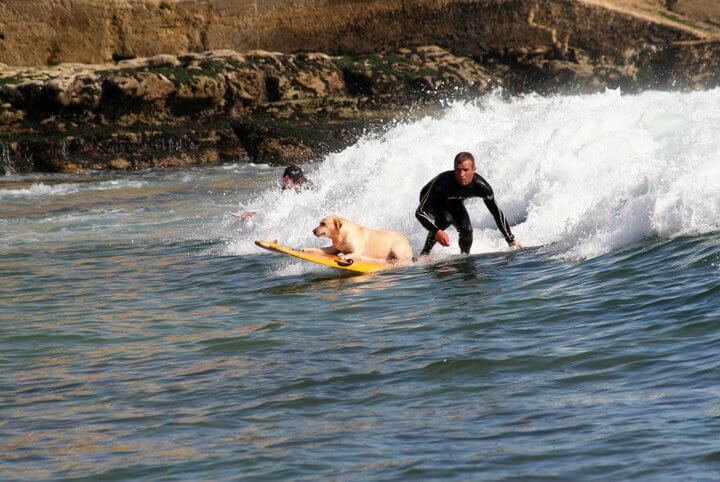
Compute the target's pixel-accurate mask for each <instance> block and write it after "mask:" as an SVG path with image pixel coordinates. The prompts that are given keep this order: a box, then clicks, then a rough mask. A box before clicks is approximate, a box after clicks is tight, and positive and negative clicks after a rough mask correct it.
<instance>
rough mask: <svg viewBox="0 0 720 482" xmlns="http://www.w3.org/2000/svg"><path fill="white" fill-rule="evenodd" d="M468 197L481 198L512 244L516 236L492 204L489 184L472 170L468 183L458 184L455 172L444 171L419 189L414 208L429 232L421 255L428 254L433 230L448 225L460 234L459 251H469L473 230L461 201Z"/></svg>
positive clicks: (494, 204)
mask: <svg viewBox="0 0 720 482" xmlns="http://www.w3.org/2000/svg"><path fill="white" fill-rule="evenodd" d="M469 197H479V198H482V200H483V201H484V202H485V206H487V208H488V210H489V211H490V214H492V216H493V218H495V223H496V224H497V227H498V229H499V230H500V232H501V233H502V235H503V236H504V237H505V241H507V242H508V243H511V242H512V241H513V240H514V239H515V237H514V236H513V234H512V232H511V231H510V225H509V224H508V222H507V219H505V215H503V213H502V211H500V208H498V205H497V203H495V198H494V197H493V190H492V188H491V187H490V184H488V182H487V181H486V180H485V179H483V178H482V176H480V175H479V174H477V173H475V175H474V176H473V180H472V182H471V183H470V184H468V185H467V186H461V185H460V183H458V182H457V180H456V179H455V171H445V172H443V173H440V174H438V175H437V176H436V177H435V178H434V179H433V180H432V181H430V182H429V183H427V184H426V185H425V187H423V188H422V190H421V191H420V205H419V206H418V208H417V211H415V217H417V218H418V221H420V224H422V225H423V226H424V227H425V229H427V230H428V231H429V233H428V237H427V240H426V241H425V246H423V249H422V254H428V253H430V250H431V249H432V247H433V246H435V242H436V241H435V233H436V232H437V231H438V230H440V229H442V230H445V229H447V227H448V226H450V225H451V224H452V225H453V226H455V229H457V230H458V233H459V235H460V251H462V252H463V253H469V252H470V246H472V242H473V231H472V225H471V224H470V216H469V215H468V212H467V209H465V205H464V204H463V201H464V200H465V199H467V198H469Z"/></svg>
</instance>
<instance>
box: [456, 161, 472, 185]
mask: <svg viewBox="0 0 720 482" xmlns="http://www.w3.org/2000/svg"><path fill="white" fill-rule="evenodd" d="M474 175H475V165H474V164H473V162H472V161H469V160H465V161H462V162H458V163H457V164H455V180H456V181H457V182H458V184H460V185H461V186H468V185H470V183H471V182H472V180H473V176H474Z"/></svg>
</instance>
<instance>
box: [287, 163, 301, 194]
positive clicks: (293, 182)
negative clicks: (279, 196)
mask: <svg viewBox="0 0 720 482" xmlns="http://www.w3.org/2000/svg"><path fill="white" fill-rule="evenodd" d="M304 182H305V174H303V172H302V169H300V168H299V167H298V166H295V165H291V166H288V167H286V168H285V172H283V177H282V188H283V189H290V188H292V187H299V186H302V185H303V183H304Z"/></svg>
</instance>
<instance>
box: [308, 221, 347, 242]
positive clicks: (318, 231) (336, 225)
mask: <svg viewBox="0 0 720 482" xmlns="http://www.w3.org/2000/svg"><path fill="white" fill-rule="evenodd" d="M342 225H343V221H342V219H340V218H339V217H337V216H325V217H324V218H322V219H321V220H320V224H319V225H318V227H317V228H315V229H313V234H314V235H315V236H318V237H320V236H327V237H328V238H330V239H337V238H339V237H340V228H342Z"/></svg>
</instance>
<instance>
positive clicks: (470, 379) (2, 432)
mask: <svg viewBox="0 0 720 482" xmlns="http://www.w3.org/2000/svg"><path fill="white" fill-rule="evenodd" d="M461 150H468V151H471V152H473V153H474V154H475V155H476V157H477V159H478V171H479V172H480V173H481V174H482V175H483V176H484V177H486V178H487V179H488V181H489V182H490V184H491V185H492V186H493V188H494V190H495V193H496V198H497V200H498V203H499V205H500V206H501V208H502V209H503V211H504V212H505V214H506V215H507V217H508V219H509V220H510V222H511V224H512V225H513V231H514V233H515V234H516V237H517V239H518V240H519V241H520V242H522V243H523V244H524V245H525V246H526V249H525V250H523V251H519V252H516V251H510V250H508V249H507V246H506V245H505V243H504V242H503V240H502V237H501V236H500V234H499V232H498V231H497V229H496V228H495V227H494V225H493V221H492V218H491V217H490V215H489V214H488V213H487V210H486V209H485V207H484V205H483V204H482V202H480V201H478V200H471V201H468V202H467V203H466V205H467V206H468V210H469V211H470V213H471V217H472V218H473V223H474V227H475V243H474V245H473V250H472V255H471V256H462V255H459V254H458V252H459V250H458V248H457V246H456V245H455V244H454V245H453V246H452V247H450V248H440V247H436V249H435V250H434V251H433V255H432V260H431V262H430V263H428V264H421V265H416V266H411V267H408V268H404V269H397V270H390V271H386V272H382V273H377V274H373V275H358V276H356V275H348V274H345V273H343V272H338V271H333V270H330V269H327V268H322V267H315V266H312V265H308V264H304V263H302V262H301V261H297V260H292V259H288V258H283V257H281V256H279V255H275V254H272V253H267V252H265V251H262V250H259V249H258V248H257V247H256V246H255V245H254V244H253V241H254V240H255V239H278V240H280V241H281V242H283V243H284V244H288V245H292V246H323V245H326V244H327V243H326V242H324V241H323V240H321V239H317V238H315V237H314V236H313V235H312V233H311V230H312V228H313V227H315V225H316V224H317V222H318V220H319V219H320V218H321V217H322V216H324V215H327V214H333V213H335V214H339V215H342V216H343V217H346V218H348V219H352V220H354V221H357V222H360V223H362V224H365V225H368V226H371V227H375V228H382V229H393V230H398V231H401V232H403V233H405V234H406V235H407V236H408V238H409V239H410V241H411V244H413V246H414V248H415V249H416V250H417V249H419V247H420V246H421V244H422V241H423V239H424V236H425V233H424V232H423V229H422V228H421V226H420V225H419V223H418V222H417V221H416V220H415V219H414V216H413V213H414V210H415V208H416V205H417V197H418V192H419V190H420V188H421V187H422V186H423V185H424V184H425V183H426V182H427V181H428V180H429V179H430V178H431V177H433V176H434V175H435V174H437V173H438V172H440V171H442V170H447V169H450V168H451V165H452V158H453V156H454V155H455V153H457V152H458V151H461ZM306 171H307V173H308V176H309V177H310V178H311V179H312V181H313V183H314V184H315V186H316V189H315V190H313V191H305V192H302V193H300V194H293V193H283V192H281V191H280V190H279V188H278V179H279V176H280V174H281V172H282V168H280V167H271V166H265V165H252V164H246V163H242V162H238V163H237V164H232V165H225V166H221V167H203V168H189V169H182V170H166V171H143V172H132V173H89V174H84V175H28V176H6V177H4V178H0V479H2V480H8V481H10V480H88V481H89V480H98V481H106V480H147V481H151V480H152V481H157V480H163V481H172V480H218V481H222V480H449V479H455V480H522V481H526V480H568V481H575V480H609V481H616V480H652V481H657V480H683V481H685V480H718V479H720V90H713V91H707V92H698V93H689V94H681V93H658V92H648V93H644V94H641V95H637V96H626V95H621V94H620V93H619V92H613V91H609V92H606V93H602V94H597V95H591V96H576V97H553V98H543V97H537V96H528V97H523V98H518V99H514V100H509V101H508V100H503V99H501V98H500V97H498V96H489V97H486V98H482V99H478V100H477V101H476V102H469V103H456V104H451V105H449V106H448V108H447V110H446V111H444V112H443V113H442V114H441V115H438V116H436V117H428V118H424V119H421V120H418V121H415V122H411V123H399V124H398V125H396V126H394V127H392V128H389V129H388V131H387V132H385V133H383V134H382V135H377V136H374V137H367V138H364V139H362V140H361V141H359V142H358V143H357V144H356V145H354V146H352V147H350V148H348V149H346V150H345V151H343V152H339V153H336V154H332V155H329V156H327V158H326V159H325V160H324V161H323V162H321V163H317V164H314V165H309V166H307V168H306ZM245 209H248V210H257V211H259V212H258V214H257V215H256V216H255V217H254V218H252V220H251V221H250V222H248V223H244V222H241V221H239V220H238V219H236V218H234V217H233V216H230V215H229V214H228V213H229V212H234V211H238V210H245ZM450 234H451V237H452V238H453V241H454V242H456V241H457V236H456V233H455V232H454V231H453V230H452V229H451V230H450Z"/></svg>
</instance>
